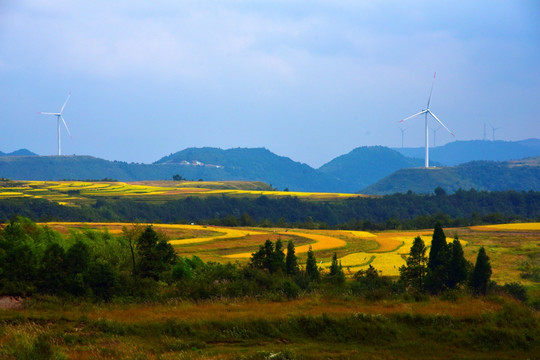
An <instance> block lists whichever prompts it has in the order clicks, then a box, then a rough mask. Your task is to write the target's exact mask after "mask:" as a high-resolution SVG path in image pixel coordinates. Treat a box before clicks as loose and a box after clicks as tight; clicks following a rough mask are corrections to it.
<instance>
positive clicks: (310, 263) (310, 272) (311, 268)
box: [306, 246, 321, 281]
mask: <svg viewBox="0 0 540 360" xmlns="http://www.w3.org/2000/svg"><path fill="white" fill-rule="evenodd" d="M306 275H307V277H308V279H309V280H310V281H319V279H320V277H321V274H320V273H319V268H318V267H317V260H316V259H315V255H314V254H313V250H312V249H311V246H310V247H309V250H308V252H307V260H306Z"/></svg>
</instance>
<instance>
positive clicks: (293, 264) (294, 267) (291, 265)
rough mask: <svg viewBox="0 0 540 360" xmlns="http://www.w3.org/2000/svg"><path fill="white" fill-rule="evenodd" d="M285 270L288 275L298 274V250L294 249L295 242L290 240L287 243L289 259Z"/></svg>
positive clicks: (286, 260) (287, 258)
mask: <svg viewBox="0 0 540 360" xmlns="http://www.w3.org/2000/svg"><path fill="white" fill-rule="evenodd" d="M285 270H286V272H287V274H288V275H296V274H298V271H299V269H298V258H297V257H296V250H295V248H294V242H293V241H292V240H289V242H288V243H287V257H286V258H285Z"/></svg>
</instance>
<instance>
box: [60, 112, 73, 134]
mask: <svg viewBox="0 0 540 360" xmlns="http://www.w3.org/2000/svg"><path fill="white" fill-rule="evenodd" d="M60 119H62V122H63V123H64V126H65V127H66V130H67V132H68V134H69V137H71V133H70V132H69V128H68V126H67V124H66V120H64V117H63V116H62V115H60Z"/></svg>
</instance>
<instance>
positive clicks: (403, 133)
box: [399, 127, 408, 149]
mask: <svg viewBox="0 0 540 360" xmlns="http://www.w3.org/2000/svg"><path fill="white" fill-rule="evenodd" d="M407 129H408V128H402V127H400V128H399V130H401V148H402V149H403V137H404V135H405V131H407Z"/></svg>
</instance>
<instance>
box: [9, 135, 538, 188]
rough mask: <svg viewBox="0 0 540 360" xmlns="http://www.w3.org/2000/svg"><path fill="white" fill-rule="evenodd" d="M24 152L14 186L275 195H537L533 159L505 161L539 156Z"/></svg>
mask: <svg viewBox="0 0 540 360" xmlns="http://www.w3.org/2000/svg"><path fill="white" fill-rule="evenodd" d="M418 151H420V152H421V155H420V156H418V157H416V158H415V157H413V156H414V155H418ZM1 154H3V153H1ZM1 154H0V155H1ZM19 154H20V155H19ZM31 154H33V153H31V152H30V151H28V150H25V149H22V150H19V151H17V152H13V153H10V154H4V155H3V156H0V177H4V178H10V179H20V180H74V179H77V180H86V179H88V180H98V179H104V178H107V179H116V180H119V181H138V180H170V179H172V177H173V176H174V175H177V174H178V175H180V176H181V177H182V178H184V179H192V180H199V179H203V180H208V181H212V180H250V181H264V182H266V183H269V184H272V186H273V187H275V188H277V189H280V190H284V189H289V190H291V191H318V192H365V193H370V194H385V193H390V192H406V191H408V190H413V191H414V192H419V193H425V192H432V191H433V189H434V188H435V187H437V186H441V187H442V188H444V189H446V191H448V192H453V191H455V190H457V189H459V188H462V189H470V188H475V189H478V190H481V189H485V190H506V189H516V190H530V189H532V190H540V173H539V171H540V166H539V164H538V161H535V160H534V159H533V160H530V161H523V162H515V161H514V162H512V161H510V160H514V159H521V158H525V157H535V156H540V140H539V139H528V140H523V141H519V142H506V141H456V142H454V143H450V144H447V145H445V146H442V147H437V148H433V149H430V158H431V159H432V160H433V161H432V163H431V164H430V165H433V166H437V167H436V168H430V169H423V168H421V166H422V165H423V159H422V156H423V149H414V148H409V149H407V148H406V149H390V148H387V147H383V146H371V147H359V148H356V149H353V150H352V151H350V152H349V153H348V154H344V155H341V156H338V157H336V158H335V159H333V160H331V161H329V162H328V163H326V164H324V165H323V166H321V167H320V168H319V169H314V168H312V167H310V166H308V165H306V164H303V163H300V162H296V161H293V160H291V159H290V158H288V157H283V156H278V155H276V154H274V153H272V152H270V151H269V150H267V149H264V148H235V149H228V150H222V149H217V148H209V147H205V148H188V149H185V150H182V151H179V152H176V153H174V154H170V155H168V156H165V157H163V158H161V159H159V160H158V161H156V162H154V163H153V164H138V163H126V162H121V161H108V160H103V159H99V158H95V157H91V156H60V157H59V156H37V155H31ZM6 155H7V156H6ZM408 155H413V156H408ZM472 160H483V161H472ZM485 160H498V161H499V162H493V161H491V162H490V161H485ZM471 161H472V162H471ZM458 164H461V165H458ZM442 165H446V166H448V165H457V166H451V167H441V166H442ZM397 184H399V186H398V185H397Z"/></svg>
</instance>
